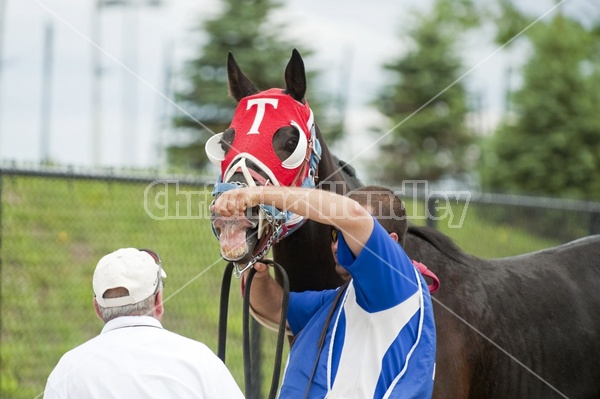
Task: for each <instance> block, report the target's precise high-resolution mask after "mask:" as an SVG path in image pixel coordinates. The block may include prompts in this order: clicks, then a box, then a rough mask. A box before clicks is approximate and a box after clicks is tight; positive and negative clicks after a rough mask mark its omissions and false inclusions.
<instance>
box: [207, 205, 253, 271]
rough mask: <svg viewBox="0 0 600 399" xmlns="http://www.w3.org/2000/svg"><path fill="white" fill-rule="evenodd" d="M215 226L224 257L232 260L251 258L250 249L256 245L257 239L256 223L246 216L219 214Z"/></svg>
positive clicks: (214, 221)
mask: <svg viewBox="0 0 600 399" xmlns="http://www.w3.org/2000/svg"><path fill="white" fill-rule="evenodd" d="M213 227H214V228H215V231H216V233H217V236H218V238H219V243H220V245H221V256H222V257H223V259H225V260H227V261H230V262H239V261H246V260H247V261H249V260H250V257H251V255H252V254H251V250H250V249H251V248H253V247H254V244H255V243H253V241H256V232H255V230H256V223H253V222H251V221H250V220H248V219H247V218H246V217H245V216H230V217H223V216H218V217H216V218H215V219H213ZM253 232H254V233H253ZM246 258H247V259H246Z"/></svg>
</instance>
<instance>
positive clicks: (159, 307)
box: [154, 290, 165, 321]
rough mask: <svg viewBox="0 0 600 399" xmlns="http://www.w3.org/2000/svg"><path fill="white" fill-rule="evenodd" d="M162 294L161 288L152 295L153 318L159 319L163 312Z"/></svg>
mask: <svg viewBox="0 0 600 399" xmlns="http://www.w3.org/2000/svg"><path fill="white" fill-rule="evenodd" d="M162 294H163V293H162V290H160V291H158V292H157V293H156V296H155V297H154V318H155V319H157V320H158V321H160V319H161V318H162V315H163V313H164V312H165V307H164V305H163V296H162Z"/></svg>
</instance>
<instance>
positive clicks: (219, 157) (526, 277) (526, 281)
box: [206, 50, 600, 399]
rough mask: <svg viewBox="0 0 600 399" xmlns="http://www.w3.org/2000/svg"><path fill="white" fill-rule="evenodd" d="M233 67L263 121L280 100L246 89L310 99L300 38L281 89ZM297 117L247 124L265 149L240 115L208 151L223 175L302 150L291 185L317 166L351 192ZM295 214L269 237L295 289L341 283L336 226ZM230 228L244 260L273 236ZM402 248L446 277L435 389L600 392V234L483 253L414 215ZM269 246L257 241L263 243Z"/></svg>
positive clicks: (510, 393) (329, 184) (489, 393)
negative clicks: (267, 130)
mask: <svg viewBox="0 0 600 399" xmlns="http://www.w3.org/2000/svg"><path fill="white" fill-rule="evenodd" d="M227 73H228V79H229V92H230V95H231V96H232V97H233V98H234V99H235V100H237V102H238V110H240V107H241V110H242V111H243V110H248V109H250V108H251V107H256V108H257V112H256V114H257V115H258V114H259V112H258V110H259V109H262V112H263V113H262V116H261V118H262V119H261V120H259V123H258V125H260V124H261V123H265V121H264V118H267V115H268V116H269V117H272V116H273V115H274V114H276V113H275V112H273V109H275V108H274V105H273V103H272V102H271V103H269V102H268V101H266V100H264V98H263V100H262V102H260V101H258V100H257V101H258V102H257V101H255V102H252V103H248V101H247V100H248V98H253V97H254V96H258V97H259V100H260V97H261V93H262V94H264V93H267V94H268V95H267V97H269V96H270V95H271V94H273V95H277V96H281V95H284V96H289V97H290V98H291V99H292V100H293V102H292V103H291V104H292V105H293V104H296V105H297V106H298V107H302V106H305V105H307V101H306V99H305V98H304V95H305V93H306V77H305V72H304V64H303V61H302V58H301V56H300V54H299V53H298V52H297V51H296V50H294V51H293V52H292V56H291V58H290V60H289V62H288V64H287V67H286V69H285V83H286V88H285V89H270V90H267V91H265V92H260V91H259V90H258V89H257V88H256V86H255V85H254V84H253V83H252V82H251V81H250V80H249V79H248V78H247V77H246V76H245V75H244V74H243V72H242V71H241V69H240V67H239V66H238V64H237V63H236V62H235V59H234V58H233V55H232V54H229V56H228V60H227ZM263 97H264V96H263ZM281 101H283V100H281ZM242 103H243V104H242ZM261 107H262V108H261ZM272 108H273V109H272ZM238 110H236V113H237V112H238ZM259 119H260V118H259ZM309 119H310V118H309ZM234 120H235V115H234ZM257 120H258V119H257V117H254V119H253V120H252V121H250V123H251V124H252V125H251V126H250V123H248V126H247V127H248V128H249V129H247V131H250V132H252V131H253V130H252V129H253V128H256V126H255V125H257ZM238 122H239V121H238ZM296 122H298V123H296V125H291V124H290V121H289V120H287V122H286V119H279V120H278V122H277V123H275V125H274V127H275V128H276V131H275V133H274V134H273V135H272V137H266V138H265V137H264V134H263V133H264V132H260V129H254V130H257V132H255V133H253V134H246V135H244V137H246V138H247V139H248V140H249V142H247V143H242V144H243V145H245V147H244V148H249V149H253V148H254V149H255V150H256V149H258V151H257V152H255V153H254V154H250V155H248V156H245V155H243V153H242V152H241V151H239V150H237V149H236V148H237V147H238V145H237V144H236V142H235V138H236V134H237V135H238V136H239V135H240V134H241V133H240V131H236V129H235V126H233V125H236V124H234V123H233V122H232V126H233V128H229V129H227V130H226V131H225V132H224V133H223V134H222V135H220V136H214V137H213V138H212V139H211V140H209V142H208V143H207V146H206V151H207V155H208V157H209V159H211V160H212V161H213V162H214V163H215V164H217V165H221V166H223V161H224V160H227V157H228V156H229V159H228V161H229V162H226V163H227V165H225V167H222V176H221V179H222V182H223V183H225V184H241V185H253V184H273V182H274V181H275V182H278V178H279V176H276V175H274V174H273V173H267V172H265V167H264V166H265V165H266V164H268V163H269V162H271V163H272V162H273V159H275V160H276V161H277V162H284V163H285V162H288V161H289V160H290V159H293V158H295V157H296V158H297V159H304V161H305V164H304V166H298V162H288V165H290V167H291V166H293V165H295V167H296V169H294V173H293V174H292V175H294V176H292V177H291V178H289V177H290V175H291V174H290V173H289V170H283V169H280V170H281V171H282V174H284V175H286V176H287V177H288V179H287V185H291V184H303V183H305V182H306V181H307V180H306V179H309V180H310V179H311V177H310V176H311V174H312V176H313V178H314V180H313V181H312V183H314V186H315V188H316V189H326V190H332V191H335V192H337V193H339V194H345V193H347V192H348V191H349V190H353V189H356V188H359V187H361V186H362V182H361V181H360V179H358V177H357V176H356V174H355V173H354V171H353V169H352V167H351V166H350V165H348V164H346V163H345V162H343V161H340V160H338V159H337V158H336V157H335V156H334V155H333V154H332V153H331V152H330V151H329V149H328V148H327V146H326V144H325V142H324V140H323V136H322V134H321V132H320V130H319V128H318V126H317V125H316V124H314V125H310V120H309V125H306V126H300V125H299V123H300V122H299V121H296ZM240 124H241V122H240V123H238V124H237V126H240ZM313 127H314V132H313V133H311V134H308V132H307V130H310V129H311V128H313ZM303 133H306V135H305V137H304V138H303V137H302V136H303ZM261 136H263V137H261ZM265 140H266V141H265ZM303 140H304V141H303ZM311 140H314V141H311ZM311 142H312V145H313V147H312V148H313V149H314V148H315V147H316V146H317V145H316V142H318V143H319V144H318V145H320V148H321V151H320V154H319V156H317V157H315V156H314V153H313V154H312V155H310V153H311ZM266 147H269V148H266ZM298 148H300V150H298ZM267 150H269V151H272V153H271V156H270V159H265V158H263V156H265V154H266V152H267ZM298 154H300V156H298ZM303 156H304V158H302V157H303ZM267 158H268V157H267ZM315 158H318V162H316V163H317V165H313V166H314V171H313V170H311V171H309V172H307V173H306V170H305V169H302V168H305V167H308V166H306V165H307V164H308V163H309V161H310V160H312V161H314V160H315ZM233 164H236V165H237V166H236V168H235V169H231V165H233ZM267 169H268V168H267ZM296 170H297V171H298V173H297V175H296ZM300 171H303V172H302V173H300ZM300 175H301V176H300ZM298 176H300V177H301V178H300V180H302V182H300V181H299V179H298V178H297V177H298ZM305 176H307V177H305ZM278 183H279V182H278ZM309 183H310V181H309ZM218 186H219V185H218V184H217V185H216V186H215V187H216V191H217V192H218V188H217V187H218ZM229 188H231V187H229ZM254 216H256V215H254ZM258 219H260V218H258ZM298 225H299V227H298ZM298 225H296V226H294V227H295V230H294V231H293V232H292V233H290V234H287V235H285V236H284V237H281V236H280V237H277V240H274V241H275V243H274V244H273V258H274V259H275V261H277V262H278V263H280V264H281V265H282V266H283V267H284V269H285V270H286V272H287V274H288V276H289V285H290V289H291V290H292V291H305V290H322V289H329V288H335V287H338V286H340V285H341V284H342V281H341V278H340V277H339V276H338V275H337V273H336V272H335V265H334V263H333V258H332V255H331V251H330V238H329V229H328V228H327V227H326V226H324V225H321V224H318V223H313V222H312V221H310V220H308V221H306V222H305V223H303V224H301V223H299V224H298ZM227 229H230V230H232V231H235V234H233V235H239V236H241V238H240V237H237V238H236V239H233V240H232V242H234V243H237V244H240V243H242V244H243V245H242V247H243V249H244V251H243V253H241V252H240V251H237V249H239V248H240V246H239V245H238V246H237V247H236V250H235V251H227V250H223V242H222V243H221V244H222V254H223V255H225V256H224V257H226V256H232V257H235V258H236V259H231V260H236V261H238V262H239V263H244V262H249V261H251V260H252V259H253V257H256V255H257V250H256V247H257V246H260V245H261V243H260V241H261V240H262V241H265V238H264V237H265V236H263V238H261V239H260V240H259V239H258V238H257V236H258V234H257V233H258V231H259V230H260V229H261V227H260V224H259V223H258V222H257V223H246V224H244V223H241V224H239V225H237V226H234V227H231V226H220V227H218V228H217V229H216V230H221V231H216V233H222V232H223V231H224V230H227ZM404 249H405V251H406V253H407V254H408V255H409V257H410V258H411V259H414V260H416V261H419V262H422V263H424V264H425V265H427V267H428V268H429V269H430V270H432V271H433V272H434V273H435V274H436V275H437V276H438V277H439V280H440V281H441V287H440V289H439V290H438V291H437V292H436V293H435V294H434V295H432V298H433V301H434V313H435V321H436V330H437V340H438V345H437V356H436V364H437V365H436V376H435V384H434V394H433V398H434V399H446V398H447V399H476V398H490V399H496V398H511V399H512V398H544V399H545V398H551V397H563V398H567V397H568V398H571V399H573V398H575V399H578V398H591V397H600V367H598V366H597V365H596V356H597V355H598V354H600V349H599V345H600V344H599V343H598V338H599V337H600V312H598V311H597V309H600V295H598V294H597V293H596V292H595V291H594V289H595V288H596V287H600V284H599V283H600V263H599V262H598V261H596V259H600V237H598V236H595V237H590V238H586V239H582V240H579V241H575V242H572V243H569V244H565V245H563V246H559V247H556V248H551V249H548V250H545V251H540V252H534V253H530V254H526V255H521V256H516V257H511V258H504V259H496V260H485V259H480V258H477V257H474V256H471V255H468V254H466V253H464V252H463V251H461V250H460V249H459V248H458V247H457V246H456V245H454V244H453V243H452V241H451V240H450V239H449V238H448V237H446V236H444V235H443V234H441V233H439V232H437V231H436V230H433V229H429V228H426V227H417V226H410V227H409V229H408V232H407V235H406V238H405V248H404ZM262 254H263V252H261V251H258V255H262Z"/></svg>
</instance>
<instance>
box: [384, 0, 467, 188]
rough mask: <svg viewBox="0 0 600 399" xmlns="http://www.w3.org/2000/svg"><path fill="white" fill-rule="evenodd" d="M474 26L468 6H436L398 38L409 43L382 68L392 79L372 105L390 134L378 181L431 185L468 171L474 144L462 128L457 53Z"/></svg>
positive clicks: (446, 0)
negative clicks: (384, 119) (426, 182)
mask: <svg viewBox="0 0 600 399" xmlns="http://www.w3.org/2000/svg"><path fill="white" fill-rule="evenodd" d="M478 20H479V19H478V17H477V13H476V12H475V10H474V8H473V6H472V4H471V2H470V1H469V0H461V1H451V0H438V1H436V2H435V3H434V5H433V9H432V10H430V11H427V12H414V18H412V22H413V23H412V25H411V26H410V27H409V28H408V31H407V32H402V36H404V35H407V36H408V38H409V39H410V47H409V50H408V52H407V53H406V54H405V55H402V56H401V57H400V58H399V59H397V60H395V61H392V62H390V63H388V64H386V65H384V69H385V70H386V71H387V72H389V75H390V76H394V78H395V79H393V80H392V81H391V82H390V83H389V85H388V86H386V87H384V88H383V90H382V91H381V92H380V94H379V96H378V98H377V99H376V101H375V104H376V106H377V108H378V109H379V110H380V112H381V113H383V114H384V115H385V116H387V117H388V118H389V122H390V128H391V130H390V132H389V134H388V136H387V137H386V138H385V139H384V140H382V141H381V144H380V147H379V150H380V157H379V158H378V160H377V170H376V171H375V173H376V174H377V177H378V178H379V179H381V180H384V181H388V182H391V183H396V184H397V183H398V182H400V181H402V180H405V179H426V180H429V181H436V180H438V179H439V178H440V177H442V176H443V175H457V174H459V173H461V172H464V171H466V170H468V169H469V167H470V166H471V163H472V161H473V160H472V157H469V156H468V153H469V145H470V144H471V143H472V142H473V139H472V136H471V134H470V132H469V131H468V129H467V128H466V125H465V116H466V113H467V111H468V109H467V94H466V90H465V87H464V84H463V82H462V81H458V79H459V77H460V75H461V73H462V72H463V71H462V69H463V67H462V60H461V58H460V53H459V51H458V50H459V49H458V48H457V47H458V44H459V39H460V38H461V36H462V35H463V34H464V32H465V30H466V29H468V28H470V27H474V26H476V25H477V23H478ZM385 133H386V132H377V135H378V136H381V135H383V134H385Z"/></svg>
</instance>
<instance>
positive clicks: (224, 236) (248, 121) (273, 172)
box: [205, 50, 335, 264]
mask: <svg viewBox="0 0 600 399" xmlns="http://www.w3.org/2000/svg"><path fill="white" fill-rule="evenodd" d="M227 74H228V79H229V92H230V95H231V96H232V97H233V98H234V99H235V100H237V102H238V105H237V108H236V110H235V112H234V115H233V119H232V122H231V125H230V126H229V128H228V129H226V130H225V131H224V132H223V133H220V134H217V135H214V136H213V137H211V138H210V139H209V140H208V142H207V143H206V147H205V148H206V153H207V155H208V158H209V159H210V160H211V162H213V163H214V164H216V165H217V166H219V167H220V169H221V176H220V179H219V181H218V182H217V184H216V185H215V190H214V192H213V195H214V196H218V195H219V194H220V193H222V192H223V191H226V190H228V189H231V188H235V187H238V186H255V185H276V186H304V187H314V186H315V182H316V180H317V173H318V170H319V169H318V167H319V162H320V160H321V154H322V148H321V143H320V140H319V137H320V136H321V135H320V132H318V127H317V125H316V124H315V122H314V116H313V112H312V110H311V109H310V107H309V105H308V102H307V101H306V99H305V97H304V95H305V93H306V75H305V70H304V63H303V61H302V58H301V56H300V54H299V53H298V51H296V50H294V51H293V52H292V56H291V58H290V60H289V62H288V65H287V67H286V70H285V85H286V87H285V89H278V88H274V89H269V90H265V91H259V90H258V89H257V88H256V86H255V85H254V83H252V81H251V80H250V79H248V78H247V77H246V75H244V73H243V72H242V70H241V69H240V67H239V66H238V64H237V62H236V61H235V59H234V58H233V55H232V54H231V53H229V57H228V59H227ZM328 158H329V157H328ZM328 161H329V162H331V160H328ZM331 169H332V170H334V169H335V168H331ZM213 216H214V217H213V230H214V232H215V235H216V236H217V237H218V238H219V241H220V243H221V255H222V256H223V258H224V259H226V260H228V261H233V262H236V263H237V264H245V263H248V262H253V260H254V261H256V260H257V259H260V257H262V255H264V254H266V252H267V251H268V249H269V248H270V246H271V245H272V244H273V243H275V242H277V241H279V240H280V239H282V238H283V237H285V236H286V235H288V234H289V233H291V232H292V231H294V230H295V229H297V228H298V227H300V226H301V225H302V224H303V223H304V220H303V219H302V218H301V217H299V216H298V215H295V214H292V213H290V212H280V211H278V210H277V209H274V208H272V207H269V206H260V207H256V208H254V209H252V210H249V211H248V212H247V214H246V216H245V217H240V218H233V219H232V218H227V219H225V218H221V217H217V216H216V215H213Z"/></svg>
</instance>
